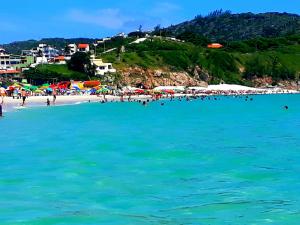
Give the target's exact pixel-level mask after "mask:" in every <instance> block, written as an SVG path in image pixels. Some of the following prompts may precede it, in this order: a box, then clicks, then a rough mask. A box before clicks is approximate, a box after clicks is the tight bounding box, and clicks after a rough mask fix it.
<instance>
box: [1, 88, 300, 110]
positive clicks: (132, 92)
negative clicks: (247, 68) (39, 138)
mask: <svg viewBox="0 0 300 225" xmlns="http://www.w3.org/2000/svg"><path fill="white" fill-rule="evenodd" d="M44 86H45V85H44ZM61 87H62V86H58V85H51V86H50V85H47V86H45V87H44V89H35V90H33V89H30V87H29V86H20V85H18V86H17V85H16V86H11V87H7V88H4V87H0V96H1V101H0V116H2V115H3V104H4V102H5V100H4V99H5V98H6V97H7V98H12V99H20V104H19V107H25V105H26V103H27V101H28V100H27V99H28V98H31V97H34V96H45V97H47V100H46V102H45V103H44V104H46V105H47V106H50V105H55V104H56V99H57V97H59V96H97V97H99V98H98V99H99V102H101V103H106V102H108V101H109V100H108V98H107V96H109V99H110V101H120V102H139V103H141V104H142V105H144V106H146V105H147V104H148V103H149V102H152V101H158V100H162V99H170V101H173V100H175V99H176V98H177V99H178V100H179V101H184V100H186V101H190V100H193V99H199V98H200V99H201V100H206V99H208V100H217V99H218V98H217V97H216V96H246V97H245V101H253V97H249V96H252V95H258V94H278V93H295V92H290V91H288V90H282V89H280V90H275V89H274V90H268V89H254V88H248V87H244V88H245V89H229V88H227V89H225V90H222V89H209V88H199V89H193V88H186V89H184V90H181V91H178V90H177V91H176V87H174V89H172V87H171V88H169V89H162V90H159V91H157V90H155V89H151V90H144V89H138V88H133V89H128V88H127V89H117V90H116V89H112V88H107V87H105V86H100V85H99V87H97V88H89V89H84V90H83V89H80V88H76V86H73V89H68V88H66V87H64V88H61ZM74 87H75V88H74ZM217 88H220V87H217ZM242 88H243V87H242ZM37 90H40V91H37ZM51 98H52V99H51ZM93 99H94V100H95V98H93ZM88 101H89V102H91V100H88ZM39 104H41V103H39ZM161 104H162V105H164V104H165V103H163V102H161ZM284 108H285V109H288V106H285V107H284Z"/></svg>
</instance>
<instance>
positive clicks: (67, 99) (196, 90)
mask: <svg viewBox="0 0 300 225" xmlns="http://www.w3.org/2000/svg"><path fill="white" fill-rule="evenodd" d="M168 88H170V89H171V88H173V89H176V87H168ZM296 93H299V92H297V91H294V90H286V89H280V88H276V89H261V88H253V87H246V86H241V85H228V84H222V85H209V86H208V87H206V88H204V87H190V88H189V89H187V91H185V92H179V93H174V94H162V95H161V96H160V97H159V99H165V98H171V97H172V98H173V97H175V98H176V97H177V98H179V97H193V96H215V95H258V94H296ZM47 99H49V100H50V106H55V105H57V106H58V105H70V104H81V103H85V102H119V101H144V100H151V99H155V97H154V96H153V95H147V94H129V93H127V94H123V95H122V96H120V95H118V96H117V95H108V94H107V95H82V94H81V95H79V94H78V95H58V96H57V98H56V100H55V104H54V103H53V96H51V95H49V96H28V97H27V98H26V101H25V105H24V107H22V106H21V105H22V99H17V98H13V97H4V100H3V111H4V112H8V111H14V110H19V109H24V108H30V107H40V106H47ZM156 100H158V99H156Z"/></svg>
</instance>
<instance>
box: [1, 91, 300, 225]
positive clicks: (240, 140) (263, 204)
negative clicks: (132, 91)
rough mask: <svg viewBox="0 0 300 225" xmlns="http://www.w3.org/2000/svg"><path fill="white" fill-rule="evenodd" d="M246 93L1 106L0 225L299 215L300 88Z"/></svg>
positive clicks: (231, 220)
mask: <svg viewBox="0 0 300 225" xmlns="http://www.w3.org/2000/svg"><path fill="white" fill-rule="evenodd" d="M251 98H253V101H250V99H248V100H247V101H246V98H245V97H217V99H216V100H215V99H214V97H212V98H211V100H205V101H202V100H200V99H198V100H193V101H179V100H174V101H170V100H164V101H162V102H164V103H165V104H164V105H163V106H162V105H161V102H154V103H150V104H148V105H147V106H142V105H141V104H138V103H107V104H100V103H86V104H81V105H73V106H58V107H40V108H30V109H25V110H20V111H15V112H10V113H6V114H5V117H4V118H1V119H0V129H1V132H0V157H1V158H0V224H1V225H77V224H78V225H99V224H105V225H114V224H116V225H123V224H124V225H127V224H128V225H129V224H130V225H131V224H138V225H139V224H151V225H152V224H153V225H154V224H155V225H156V224H170V225H177V224H178V225H179V224H184V225H189V224H195V225H199V224H204V225H207V224H222V225H223V224H230V225H232V224H238V225H241V224H260V225H261V224H285V225H286V224H299V221H300V194H299V190H300V104H299V103H300V95H266V96H253V97H251ZM285 105H287V106H288V107H289V108H288V110H286V109H284V106H285Z"/></svg>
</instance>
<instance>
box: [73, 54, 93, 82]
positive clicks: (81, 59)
mask: <svg viewBox="0 0 300 225" xmlns="http://www.w3.org/2000/svg"><path fill="white" fill-rule="evenodd" d="M68 68H69V69H70V70H74V71H77V72H81V73H86V74H88V75H91V76H93V75H94V74H95V66H94V65H92V64H91V59H90V55H89V54H87V53H85V52H76V53H75V54H74V55H73V56H72V57H71V60H70V61H69V62H68Z"/></svg>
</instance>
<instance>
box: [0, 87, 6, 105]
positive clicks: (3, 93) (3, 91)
mask: <svg viewBox="0 0 300 225" xmlns="http://www.w3.org/2000/svg"><path fill="white" fill-rule="evenodd" d="M5 95H6V91H5V89H4V88H3V87H0V96H1V104H3V102H4V97H5Z"/></svg>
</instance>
